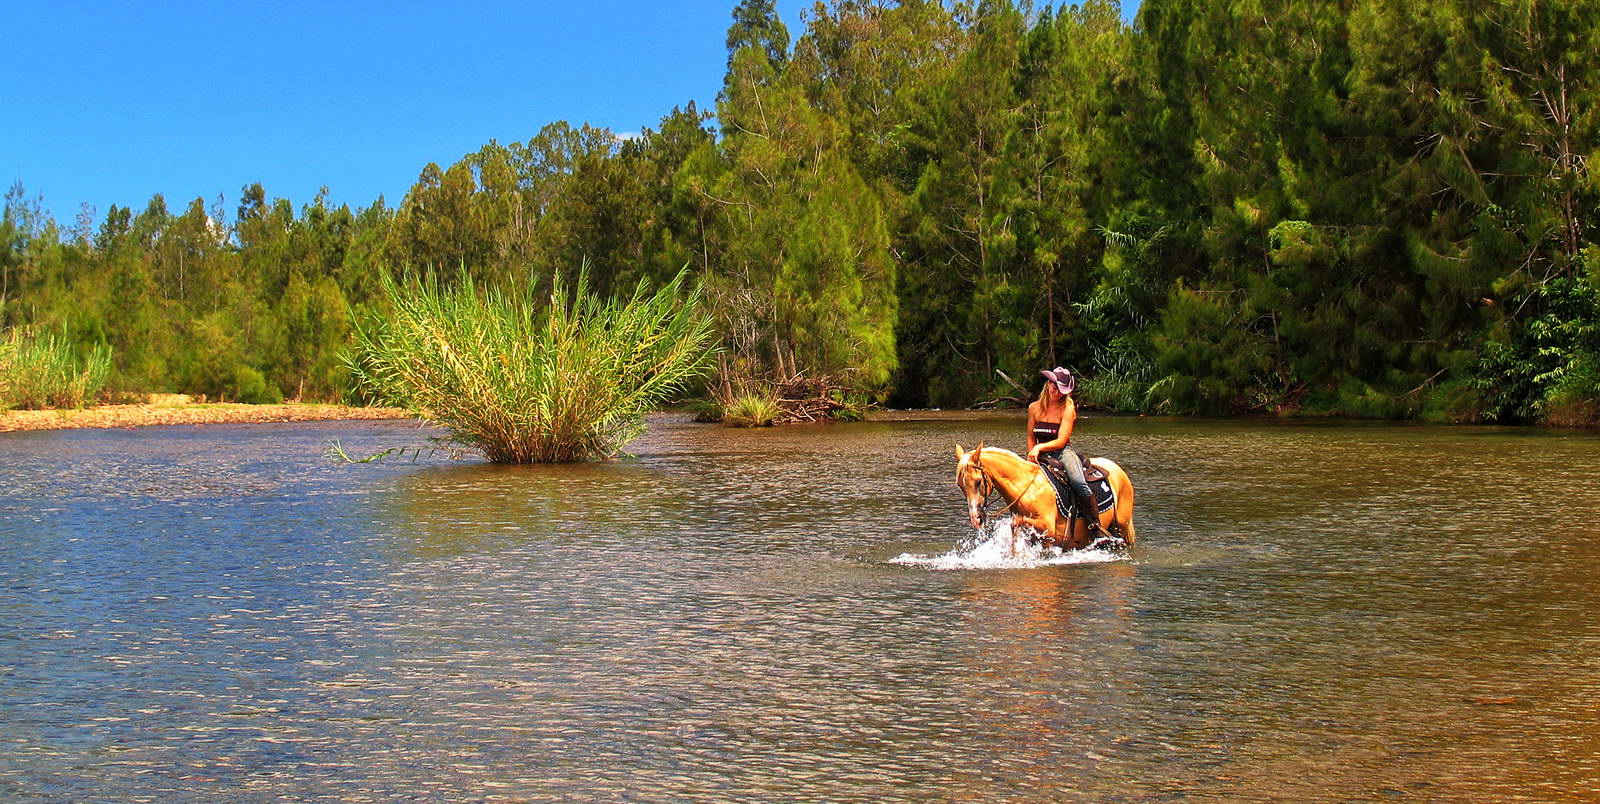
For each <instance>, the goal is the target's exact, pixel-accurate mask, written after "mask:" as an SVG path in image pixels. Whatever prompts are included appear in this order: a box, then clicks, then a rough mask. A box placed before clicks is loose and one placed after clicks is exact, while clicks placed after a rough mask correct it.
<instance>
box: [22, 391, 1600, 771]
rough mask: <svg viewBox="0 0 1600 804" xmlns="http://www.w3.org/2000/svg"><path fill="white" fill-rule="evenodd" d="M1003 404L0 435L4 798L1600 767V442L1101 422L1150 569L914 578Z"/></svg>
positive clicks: (951, 525)
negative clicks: (790, 420) (621, 437)
mask: <svg viewBox="0 0 1600 804" xmlns="http://www.w3.org/2000/svg"><path fill="white" fill-rule="evenodd" d="M1021 432H1022V422H1021V420H1020V419H1018V418H1015V417H988V418H984V417H972V416H946V417H943V418H939V419H935V420H920V421H907V422H878V423H870V424H858V425H845V426H837V427H832V428H790V429H781V430H768V431H755V432H749V431H746V432H733V431H728V430H722V429H718V428H713V427H706V426H700V425H692V424H688V423H685V422H682V421H681V420H679V419H676V418H674V417H661V418H657V419H655V420H653V424H652V428H651V431H650V434H649V435H648V436H647V437H646V438H644V439H643V440H641V441H640V442H638V443H637V444H636V445H635V446H634V448H633V451H634V452H635V453H636V456H637V457H636V458H635V459H633V460H625V461H619V462H613V463H607V464H602V465H594V466H582V467H543V468H507V467H493V466H487V465H483V464H480V463H473V462H450V461H447V460H445V459H444V458H442V457H441V458H437V459H427V460H423V461H420V462H418V463H414V464H413V463H410V462H388V463H381V464H363V465H339V464H334V463H331V462H329V461H327V460H326V459H324V458H322V457H320V453H321V451H322V448H323V446H324V445H325V444H326V442H327V441H329V440H330V439H335V438H337V439H340V440H342V441H343V442H344V444H345V445H346V447H347V448H349V449H350V451H351V452H352V453H356V452H362V451H368V452H370V451H374V450H376V449H379V448H382V447H387V446H397V445H404V444H416V443H421V442H422V440H423V434H420V433H418V431H416V430H415V429H414V428H412V427H410V426H409V425H405V424H400V423H393V422H388V423H336V424H320V425H267V426H215V427H207V428H171V429H162V428H156V429H147V430H139V431H113V432H88V431H77V432H60V433H36V434H7V435H0V799H8V800H17V799H24V800H27V799H62V800H65V799H71V800H82V799H97V800H126V801H138V800H157V799H162V800H164V799H170V798H174V797H177V798H184V799H212V798H224V797H225V798H252V799H266V798H275V797H289V798H295V799H310V798H322V797H328V798H339V799H345V800H381V801H388V800H393V799H395V798H429V799H433V798H449V799H460V798H469V799H483V798H500V797H504V798H510V799H517V800H527V799H573V798H577V799H603V800H615V799H619V798H621V799H629V800H661V799H674V800H675V799H684V798H717V799H726V798H738V799H750V798H755V799H829V800H852V799H853V800H874V801H876V800H911V799H917V800H921V799H928V798H932V799H974V798H984V799H988V798H1018V799H1095V800H1105V799H1112V800H1117V799H1122V800H1145V799H1162V798H1183V797H1189V796H1204V797H1212V796H1216V797H1225V798H1268V797H1271V798H1295V799H1315V798H1349V797H1357V798H1369V797H1383V796H1400V797H1418V798H1425V799H1435V800H1437V799H1461V800H1480V799H1486V798H1506V797H1515V796H1526V797H1530V798H1538V799H1550V798H1563V797H1580V798H1581V797H1596V796H1600V723H1597V719H1596V714H1597V706H1600V704H1597V701H1600V616H1597V615H1600V600H1597V596H1596V593H1597V591H1600V529H1597V526H1596V525H1595V521H1596V515H1597V512H1600V438H1597V437H1595V436H1590V435H1573V434H1553V433H1543V432H1535V431H1525V430H1512V429H1439V428H1427V427H1409V426H1381V425H1329V424H1312V425H1304V424H1282V423H1274V422H1266V423H1263V422H1243V423H1241V422H1169V421H1151V420H1135V419H1106V418H1100V419H1092V420H1089V421H1087V422H1086V423H1085V424H1084V425H1083V426H1082V430H1081V432H1082V435H1081V437H1080V440H1081V441H1082V443H1083V444H1084V446H1086V447H1087V448H1089V449H1091V450H1093V451H1095V452H1098V453H1102V454H1106V455H1109V456H1111V457H1113V458H1115V459H1117V460H1118V461H1119V462H1121V463H1122V465H1123V466H1124V467H1125V468H1126V469H1127V470H1128V472H1129V474H1130V475H1131V477H1132V478H1133V481H1134V483H1135V485H1136V486H1137V488H1138V504H1137V512H1136V516H1137V520H1138V523H1139V533H1140V537H1141V541H1140V544H1139V545H1138V546H1137V547H1136V548H1135V549H1134V551H1133V552H1132V554H1131V556H1129V557H1128V558H1127V559H1126V560H1118V561H1109V562H1108V561H1103V560H1094V561H1083V560H1079V558H1078V557H1072V556H1069V557H1066V558H1059V559H1055V560H1051V561H1040V562H1037V565H1036V566H1032V567H1030V568H1023V569H961V570H945V571H942V570H937V569H934V568H932V567H931V566H930V565H938V566H957V565H973V564H977V565H982V564H983V563H984V560H985V559H984V558H983V555H984V554H983V553H982V548H981V546H980V547H978V548H974V547H973V543H974V542H975V541H979V540H977V539H976V538H975V535H974V534H973V533H971V532H970V529H969V528H968V526H967V525H966V520H965V511H964V508H963V506H962V503H961V500H960V498H959V496H958V493H957V491H956V489H955V488H954V485H953V482H952V478H953V476H952V467H953V457H952V454H951V452H952V446H951V445H952V444H953V443H954V442H958V441H959V442H961V443H963V444H966V445H968V446H970V445H971V444H973V443H975V442H977V441H978V440H980V439H983V440H986V441H987V442H989V443H991V444H1009V445H1011V446H1016V445H1017V442H1018V441H1019V440H1020V435H1021ZM897 561H898V562H900V563H897Z"/></svg>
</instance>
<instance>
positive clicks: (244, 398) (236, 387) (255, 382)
mask: <svg viewBox="0 0 1600 804" xmlns="http://www.w3.org/2000/svg"><path fill="white" fill-rule="evenodd" d="M233 395H234V399H236V400H238V401H240V402H244V403H247V404H251V405H276V404H278V403H279V402H282V401H283V391H282V390H280V389H279V388H278V386H277V385H276V384H275V383H271V382H268V381H267V378H266V376H264V375H263V374H262V373H261V372H260V371H257V370H256V369H254V368H252V367H250V366H245V365H238V366H234V368H233Z"/></svg>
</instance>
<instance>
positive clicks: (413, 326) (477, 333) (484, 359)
mask: <svg viewBox="0 0 1600 804" xmlns="http://www.w3.org/2000/svg"><path fill="white" fill-rule="evenodd" d="M586 277H587V275H586V273H580V275H579V277H578V281H577V287H576V288H572V289H570V290H569V289H568V288H567V287H566V286H565V285H564V283H562V282H561V281H560V279H559V277H558V278H557V280H556V281H555V283H554V287H553V288H552V290H551V293H550V297H549V303H548V304H540V303H539V301H540V300H539V299H538V297H537V295H536V294H535V292H534V291H533V290H532V289H531V288H524V289H521V290H511V291H499V290H486V289H479V288H477V287H475V286H474V285H473V284H472V283H471V282H470V281H468V280H466V279H465V278H463V279H462V281H461V282H460V283H459V284H458V285H456V286H455V287H452V288H446V287H443V286H441V285H440V283H439V282H438V281H437V280H436V279H434V278H432V277H430V278H427V279H420V280H412V281H408V282H406V283H404V284H400V283H396V282H394V281H392V280H388V281H385V282H384V284H383V294H384V296H385V298H386V301H387V307H388V312H387V313H385V314H382V315H380V316H378V317H376V318H374V319H371V320H369V321H367V322H365V323H363V324H361V325H359V326H358V327H357V329H356V333H355V343H354V346H353V349H352V351H351V353H350V355H349V357H348V358H347V365H348V367H349V369H350V372H351V375H352V378H353V379H354V380H355V382H356V383H357V385H358V387H359V388H360V389H362V390H363V391H364V392H366V393H368V394H370V395H371V396H372V397H373V399H374V400H375V401H378V402H382V403H385V404H390V405H395V406H399V407H404V408H407V409H409V410H411V411H413V412H415V413H417V414H419V415H421V416H423V417H425V418H428V419H431V420H433V421H436V422H438V423H439V424H442V425H444V426H445V427H446V428H448V429H449V430H450V436H449V439H450V440H451V441H453V442H455V443H457V444H459V445H461V446H463V447H466V448H468V449H472V450H476V451H478V452H481V453H483V455H484V456H485V457H487V458H488V459H489V460H491V461H494V462H496V463H568V462H573V461H587V460H598V459H602V458H607V457H611V456H613V455H616V454H617V453H618V452H620V451H621V450H622V448H623V447H624V446H625V445H626V444H627V443H628V442H629V441H632V440H633V439H635V438H637V437H638V436H639V435H640V434H641V433H643V432H644V415H645V413H647V412H648V411H650V410H651V409H653V408H655V407H657V406H659V405H661V404H662V403H663V402H666V401H668V400H669V399H670V398H671V397H672V396H673V395H675V394H677V393H680V392H682V391H683V390H684V389H685V387H686V386H687V385H688V384H689V383H690V382H692V381H693V380H694V379H695V378H696V377H698V376H699V375H700V374H701V373H702V372H703V371H704V370H705V369H706V368H707V366H708V364H709V361H710V358H711V357H712V349H711V347H712V345H713V341H714V337H715V335H714V332H713V330H712V324H711V319H710V317H709V316H707V315H706V314H705V313H704V312H703V311H702V309H701V293H700V289H699V287H698V286H693V287H690V286H689V281H688V279H687V272H679V274H678V276H677V277H675V278H674V279H673V280H672V281H671V282H669V283H667V284H666V285H665V286H664V287H662V288H661V289H659V290H657V291H655V292H654V293H649V292H647V288H646V287H645V284H644V283H643V282H641V283H640V284H639V286H638V287H637V288H635V290H634V291H633V295H632V296H630V297H629V298H626V299H610V300H606V299H601V298H599V297H597V296H594V295H591V294H590V293H589V289H588V282H587V278H586Z"/></svg>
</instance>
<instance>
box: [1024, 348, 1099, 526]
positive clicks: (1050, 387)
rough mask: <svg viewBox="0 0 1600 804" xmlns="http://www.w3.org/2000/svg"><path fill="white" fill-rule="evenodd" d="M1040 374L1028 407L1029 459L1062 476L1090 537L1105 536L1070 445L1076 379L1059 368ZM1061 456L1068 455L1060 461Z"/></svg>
mask: <svg viewBox="0 0 1600 804" xmlns="http://www.w3.org/2000/svg"><path fill="white" fill-rule="evenodd" d="M1039 373H1040V374H1042V375H1044V387H1043V388H1041V389H1039V398H1038V399H1037V400H1035V401H1034V403H1033V404H1031V405H1029V406H1028V460H1030V461H1032V462H1034V463H1037V464H1039V465H1040V466H1043V467H1044V468H1045V471H1046V472H1047V473H1050V474H1055V475H1056V476H1057V477H1060V476H1065V477H1066V481H1067V485H1068V486H1069V487H1070V488H1071V489H1072V496H1073V497H1074V498H1076V499H1077V501H1078V511H1079V513H1080V514H1081V515H1083V519H1084V522H1085V524H1087V525H1088V526H1089V535H1090V537H1099V536H1104V535H1105V531H1103V530H1101V528H1100V518H1099V517H1098V516H1096V513H1097V511H1098V509H1097V508H1096V507H1095V504H1094V495H1093V494H1091V493H1090V492H1089V483H1088V481H1086V480H1084V479H1083V460H1082V459H1081V458H1079V457H1078V454H1077V452H1076V451H1075V450H1073V449H1072V444H1071V441H1072V428H1073V426H1074V425H1076V424H1077V423H1078V406H1077V405H1075V404H1073V402H1072V390H1073V388H1075V387H1076V386H1077V380H1075V379H1073V377H1072V372H1070V371H1067V370H1066V369H1064V368H1062V367H1060V366H1056V367H1055V369H1054V370H1051V371H1041V372H1039ZM1063 453H1070V454H1069V455H1067V457H1066V459H1063V457H1062V456H1063ZM1052 470H1054V471H1052Z"/></svg>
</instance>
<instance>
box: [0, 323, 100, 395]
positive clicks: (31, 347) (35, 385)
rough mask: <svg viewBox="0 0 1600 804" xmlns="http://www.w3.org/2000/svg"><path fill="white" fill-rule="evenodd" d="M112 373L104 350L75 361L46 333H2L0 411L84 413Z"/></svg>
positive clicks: (68, 348) (74, 356)
mask: <svg viewBox="0 0 1600 804" xmlns="http://www.w3.org/2000/svg"><path fill="white" fill-rule="evenodd" d="M110 371H111V353H110V350H108V349H107V348H106V347H104V346H99V347H94V348H91V349H89V350H88V352H87V353H86V354H83V355H79V354H78V353H77V350H76V349H75V348H74V347H73V346H72V344H71V343H68V342H67V341H66V340H65V339H63V338H58V337H56V336H54V335H51V334H49V333H37V332H25V331H23V330H20V329H13V330H9V331H6V332H0V410H6V409H8V408H34V409H37V408H78V407H83V405H84V403H85V402H89V401H92V400H93V399H95V397H97V396H98V395H99V394H100V391H101V389H103V388H104V387H105V383H106V376H107V375H108V374H109V373H110Z"/></svg>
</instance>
